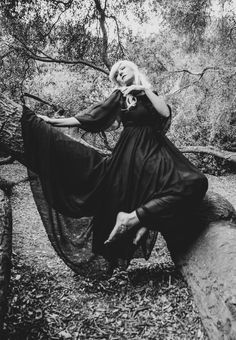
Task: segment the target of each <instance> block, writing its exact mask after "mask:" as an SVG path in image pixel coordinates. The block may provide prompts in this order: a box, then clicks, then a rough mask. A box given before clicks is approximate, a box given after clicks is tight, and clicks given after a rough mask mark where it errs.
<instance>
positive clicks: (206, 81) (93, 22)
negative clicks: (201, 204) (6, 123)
mask: <svg viewBox="0 0 236 340" xmlns="http://www.w3.org/2000/svg"><path fill="white" fill-rule="evenodd" d="M235 14H236V8H235V5H234V2H233V1H231V0H224V1H222V0H211V1H210V0H178V1H177V2H176V1H174V0H168V1H163V0H159V1H155V0H141V1H134V0H133V1H128V0H117V1H106V0H89V1H79V0H67V1H66V0H64V1H59V0H58V1H57V0H55V1H53V0H43V1H40V2H39V1H36V0H32V1H31V0H18V1H17V0H14V1H7V0H6V1H3V2H2V3H1V5H0V25H1V30H0V70H1V80H0V91H1V92H3V93H5V94H6V95H8V96H10V97H12V98H13V99H14V100H16V101H19V100H20V96H21V94H22V93H28V94H32V95H36V96H37V97H39V98H41V99H43V100H44V101H46V102H48V103H50V104H52V105H54V106H48V105H45V104H42V102H40V101H35V100H28V101H27V103H29V105H30V106H31V107H33V108H34V109H35V110H37V111H39V112H40V113H42V112H44V113H47V114H49V115H50V114H53V112H54V111H55V110H58V109H61V111H60V113H63V114H65V115H73V114H75V113H77V112H79V111H81V110H83V109H84V108H86V107H87V106H88V105H90V104H92V103H94V102H95V101H98V100H101V99H103V98H105V97H106V96H107V95H109V93H110V92H111V91H112V87H111V85H110V83H109V81H108V77H107V73H108V72H109V68H110V67H111V65H112V64H113V63H114V62H115V61H117V60H118V59H129V60H132V61H134V62H135V63H137V64H138V65H139V66H140V67H141V69H142V70H143V71H144V72H145V73H146V74H147V75H148V76H149V78H150V80H151V82H152V84H153V86H154V88H156V89H157V91H158V92H159V93H160V94H162V95H164V96H166V98H167V101H168V102H169V103H170V105H171V106H172V109H173V124H172V127H171V130H170V132H169V136H170V138H171V139H172V140H173V141H174V142H175V143H176V144H177V145H201V146H214V147H218V148H219V149H221V150H230V151H236V137H235V136H236V126H235V124H236V113H235V111H236V99H235V98H236V97H235V93H234V91H235V88H236V86H235V85H236V66H235V61H236V60H235V59H236V56H235V44H236V20H235ZM115 134H116V135H117V133H115V132H113V133H109V138H110V139H113V137H114V136H115ZM195 158H196V157H195ZM197 158H199V157H197ZM204 159H205V160H206V163H209V161H210V168H212V165H214V167H215V168H217V167H218V166H219V162H218V160H216V159H213V158H212V159H211V160H210V158H209V157H204V158H202V157H201V162H203V161H204ZM203 163H204V162H203ZM208 168H209V166H208Z"/></svg>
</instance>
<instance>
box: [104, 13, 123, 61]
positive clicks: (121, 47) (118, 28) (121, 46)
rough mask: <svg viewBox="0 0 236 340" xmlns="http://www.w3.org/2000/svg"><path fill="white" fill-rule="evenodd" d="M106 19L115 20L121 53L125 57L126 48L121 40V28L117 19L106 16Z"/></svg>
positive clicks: (112, 16)
mask: <svg viewBox="0 0 236 340" xmlns="http://www.w3.org/2000/svg"><path fill="white" fill-rule="evenodd" d="M106 18H108V19H113V20H114V21H115V24H116V31H117V40H118V48H119V47H120V50H121V53H122V54H123V55H124V54H125V53H124V47H123V45H122V43H121V40H120V27H119V25H118V21H117V18H116V17H115V16H114V15H106ZM117 50H118V49H117Z"/></svg>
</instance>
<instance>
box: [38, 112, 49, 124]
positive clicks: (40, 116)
mask: <svg viewBox="0 0 236 340" xmlns="http://www.w3.org/2000/svg"><path fill="white" fill-rule="evenodd" d="M37 116H38V117H39V118H41V119H43V120H44V121H45V122H48V121H49V118H48V116H43V115H39V114H38V115H37Z"/></svg>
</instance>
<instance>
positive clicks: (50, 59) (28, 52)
mask: <svg viewBox="0 0 236 340" xmlns="http://www.w3.org/2000/svg"><path fill="white" fill-rule="evenodd" d="M15 38H16V37H15ZM16 39H17V40H18V41H19V42H20V43H21V44H22V46H23V48H24V52H25V54H26V56H27V57H28V58H30V59H33V60H38V61H42V62H46V63H61V64H69V65H77V64H82V65H86V66H89V67H91V68H93V69H95V70H97V71H100V72H103V73H105V74H107V75H108V71H106V70H104V69H103V68H102V67H100V66H97V65H95V64H93V63H91V62H89V61H86V60H83V59H78V60H66V59H56V58H53V57H51V56H48V55H47V54H45V53H44V52H42V51H39V50H38V49H37V51H39V52H40V53H42V54H44V55H45V56H44V57H42V56H40V55H37V54H36V53H35V52H34V51H33V50H32V49H30V48H29V47H28V46H27V45H26V44H25V43H24V42H23V41H21V40H20V39H19V38H16ZM15 49H16V50H19V48H15Z"/></svg>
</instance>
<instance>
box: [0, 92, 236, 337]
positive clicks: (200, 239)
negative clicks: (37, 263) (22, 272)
mask: <svg viewBox="0 0 236 340" xmlns="http://www.w3.org/2000/svg"><path fill="white" fill-rule="evenodd" d="M21 112H22V107H21V105H17V104H15V103H14V102H13V101H11V100H9V99H7V98H5V97H4V96H2V95H0V141H1V146H2V147H4V149H5V150H7V151H8V153H9V154H11V155H13V156H14V157H15V158H17V159H18V160H19V161H20V162H21V163H23V164H24V150H23V143H22V137H21V129H20V123H19V119H20V116H21ZM190 226H191V227H190ZM193 230H197V231H198V232H197V233H195V234H193V232H192V231H193ZM164 237H165V239H166V241H167V245H168V247H169V250H170V252H171V255H172V258H173V260H174V262H175V263H176V265H177V266H178V267H179V269H180V271H181V272H182V274H183V276H184V277H185V279H186V280H187V282H188V284H189V286H190V288H191V289H192V292H193V296H194V299H195V301H196V302H197V306H198V308H199V312H200V315H201V318H202V321H203V323H204V325H205V327H206V330H207V332H208V334H209V337H210V339H214V340H215V339H236V269H235V268H236V266H235V264H236V263H235V261H236V260H235V259H236V247H235V244H236V212H235V210H234V208H233V207H232V205H231V204H230V203H229V202H228V201H227V200H226V199H224V198H223V197H222V196H220V195H217V194H214V193H208V194H207V195H206V198H205V199H204V201H203V203H202V204H201V206H198V207H196V211H195V214H194V216H193V217H192V219H191V221H190V222H189V224H188V225H187V226H186V229H184V230H183V233H182V234H180V233H178V234H176V235H174V234H173V231H172V232H171V234H170V235H168V234H166V235H164ZM68 265H69V264H68Z"/></svg>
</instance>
